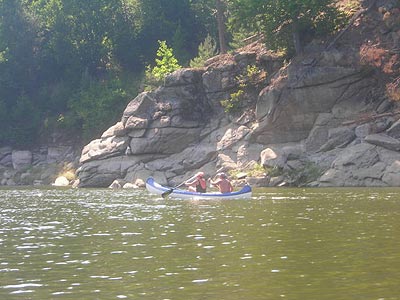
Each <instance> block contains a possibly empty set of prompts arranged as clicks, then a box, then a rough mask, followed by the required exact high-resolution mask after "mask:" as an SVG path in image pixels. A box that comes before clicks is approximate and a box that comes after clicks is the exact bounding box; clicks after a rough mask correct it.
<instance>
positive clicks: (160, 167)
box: [0, 50, 400, 187]
mask: <svg viewBox="0 0 400 300" xmlns="http://www.w3.org/2000/svg"><path fill="white" fill-rule="evenodd" d="M220 60H221V61H223V62H221V61H220ZM350 60H351V58H349V57H346V56H345V55H343V54H342V53H340V52H338V51H335V50H332V51H330V52H324V53H323V55H322V56H321V60H320V63H319V64H318V65H316V66H312V65H311V63H303V62H301V63H297V64H296V63H293V64H291V65H290V66H289V67H287V68H283V69H282V70H279V72H277V71H278V70H277V67H276V66H277V63H278V61H279V59H276V60H274V59H273V58H271V57H268V55H267V54H266V52H262V53H261V54H260V53H257V52H251V51H250V50H249V52H240V53H236V54H233V55H226V56H218V57H216V58H213V59H211V60H209V61H208V62H207V66H206V67H204V68H201V69H182V70H179V71H176V72H174V73H172V74H170V75H168V76H167V77H166V78H165V81H164V85H163V86H160V87H159V88H158V89H156V90H155V91H152V92H144V93H141V94H139V95H138V96H137V97H136V98H135V99H133V100H132V101H131V102H130V103H129V104H128V106H127V107H126V109H125V111H124V113H123V115H122V118H121V121H120V122H118V123H117V124H115V125H114V126H112V127H111V128H109V129H108V130H107V131H105V132H104V134H103V135H102V136H101V138H99V139H97V140H94V141H92V142H91V143H89V144H88V145H87V146H85V147H84V149H83V151H82V155H81V159H80V162H81V164H82V165H81V167H80V169H79V170H78V172H77V174H78V177H79V186H81V187H85V186H103V187H106V186H110V184H112V183H113V182H114V181H115V180H117V181H118V182H124V183H125V182H127V183H135V182H138V181H140V182H143V181H144V180H145V179H146V178H147V177H148V176H153V177H155V178H156V180H157V181H158V182H160V183H164V184H169V185H171V186H173V185H174V184H178V183H181V182H182V181H184V180H185V179H187V178H190V177H191V176H193V174H194V173H195V172H197V171H198V170H202V171H204V172H205V173H206V175H207V176H213V175H215V173H216V172H219V171H225V172H229V171H230V170H239V171H242V172H247V171H249V172H250V173H251V171H252V169H257V168H258V167H259V166H260V165H261V166H264V167H271V168H275V167H278V168H279V169H280V170H283V171H284V172H287V173H289V175H290V173H296V172H297V171H298V170H302V169H303V170H305V169H306V168H307V167H308V166H310V164H311V165H312V167H313V168H314V167H315V166H316V167H317V168H319V171H320V172H319V173H318V174H319V175H318V176H319V178H318V179H313V182H312V186H364V185H367V186H388V185H396V186H400V180H398V179H399V178H398V175H397V174H398V173H399V168H400V167H399V166H400V163H399V161H400V152H399V151H400V141H399V140H398V138H399V137H400V134H399V132H400V130H399V128H400V125H399V124H398V121H397V122H396V120H395V119H394V118H393V117H387V118H377V119H373V120H371V121H368V122H364V123H363V122H360V123H359V122H357V121H354V120H357V118H359V117H360V116H362V115H364V114H366V113H370V114H376V113H382V112H385V109H387V108H389V105H387V104H388V103H387V101H380V99H385V96H384V95H383V94H379V93H378V92H376V89H374V84H373V82H372V81H371V79H369V78H367V77H365V74H363V73H362V72H360V71H359V70H358V69H357V67H354V68H353V67H348V66H350V65H355V64H350V63H349V61H350ZM304 61H307V60H304ZM310 61H313V59H312V57H311V58H310ZM280 63H281V61H279V64H280ZM250 64H251V65H253V64H256V65H257V67H259V68H261V69H262V68H264V67H265V66H267V67H266V68H272V69H268V70H267V71H268V73H269V74H274V75H271V76H270V77H269V78H268V79H267V80H265V81H263V82H262V84H264V85H261V83H260V82H259V83H258V84H259V85H258V90H256V91H257V93H258V92H259V94H258V97H256V96H254V95H257V93H255V87H254V88H253V90H251V91H247V92H246V97H245V98H244V99H246V101H247V102H246V103H241V105H243V106H245V107H246V111H244V112H243V114H242V116H241V117H239V118H238V116H233V115H229V114H226V113H225V112H224V111H223V108H222V107H221V104H220V101H221V100H224V99H229V97H230V94H231V93H234V92H237V90H239V89H241V88H243V87H242V86H239V85H238V79H237V78H238V77H239V75H240V76H241V78H243V76H244V74H246V70H247V66H248V65H250ZM279 64H278V65H279ZM272 66H274V67H272ZM264 70H265V69H264ZM249 90H250V89H249ZM371 95H374V97H377V100H376V101H375V99H372V100H371ZM378 100H379V101H378ZM378 102H379V105H377V103H378ZM384 104H385V105H384ZM243 116H244V117H243ZM349 121H350V122H349ZM0 153H1V152H0ZM3 157H5V156H4V155H3ZM0 159H1V157H0ZM313 168H310V172H311V171H313V170H314V169H313ZM297 174H300V173H297ZM304 174H307V173H306V172H305V173H304ZM310 174H311V173H310ZM320 174H322V175H320ZM311 175H312V174H311ZM285 176H286V175H279V176H274V177H273V178H270V176H264V177H262V178H257V177H250V176H249V178H251V182H253V183H254V184H257V185H263V184H264V185H270V186H281V185H286V184H290V182H294V181H293V180H288V178H287V177H285ZM289 179H290V178H289ZM292 179H293V178H292ZM249 180H250V179H249Z"/></svg>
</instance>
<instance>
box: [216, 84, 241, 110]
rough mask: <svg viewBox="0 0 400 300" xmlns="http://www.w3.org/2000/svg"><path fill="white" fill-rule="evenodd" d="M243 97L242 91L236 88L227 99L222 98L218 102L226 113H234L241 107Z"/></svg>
mask: <svg viewBox="0 0 400 300" xmlns="http://www.w3.org/2000/svg"><path fill="white" fill-rule="evenodd" d="M243 99H244V91H243V90H238V91H237V92H234V93H232V94H231V95H230V98H229V99H225V100H222V101H221V102H220V103H221V106H222V107H223V108H224V111H225V112H226V113H235V112H238V111H239V110H240V109H241V107H242V102H243Z"/></svg>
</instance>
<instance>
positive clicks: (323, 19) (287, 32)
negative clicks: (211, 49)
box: [229, 0, 343, 53]
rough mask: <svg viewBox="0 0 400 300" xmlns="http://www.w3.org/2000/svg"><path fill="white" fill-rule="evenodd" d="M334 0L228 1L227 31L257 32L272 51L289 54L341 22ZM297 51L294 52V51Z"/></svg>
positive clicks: (340, 15) (341, 15)
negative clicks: (298, 45) (263, 36)
mask: <svg viewBox="0 0 400 300" xmlns="http://www.w3.org/2000/svg"><path fill="white" fill-rule="evenodd" d="M335 4H336V1H335V0H276V1H264V0H231V1H229V9H230V12H231V18H230V20H229V24H230V28H231V30H236V31H237V30H238V29H239V28H245V29H247V30H253V31H261V32H262V33H264V34H265V37H266V40H267V44H268V46H269V47H270V48H272V49H286V51H287V53H293V49H294V48H295V46H296V39H295V38H294V37H295V36H296V37H298V39H299V42H300V44H304V42H305V41H307V40H308V39H311V38H313V37H315V36H322V35H326V34H329V33H331V32H332V31H334V30H335V29H336V28H337V26H338V25H340V24H341V23H342V21H343V14H342V13H341V12H340V11H339V10H338V9H337V7H336V5H335ZM296 50H297V49H296Z"/></svg>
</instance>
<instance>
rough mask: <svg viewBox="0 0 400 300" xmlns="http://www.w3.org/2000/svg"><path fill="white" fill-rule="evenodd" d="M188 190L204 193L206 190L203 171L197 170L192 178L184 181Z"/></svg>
mask: <svg viewBox="0 0 400 300" xmlns="http://www.w3.org/2000/svg"><path fill="white" fill-rule="evenodd" d="M185 185H186V186H187V187H188V190H189V191H190V192H198V193H205V192H206V191H207V182H206V180H205V179H204V172H198V173H197V174H196V176H195V177H194V179H192V180H190V181H187V182H185Z"/></svg>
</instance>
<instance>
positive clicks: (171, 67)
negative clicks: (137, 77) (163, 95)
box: [145, 41, 181, 89]
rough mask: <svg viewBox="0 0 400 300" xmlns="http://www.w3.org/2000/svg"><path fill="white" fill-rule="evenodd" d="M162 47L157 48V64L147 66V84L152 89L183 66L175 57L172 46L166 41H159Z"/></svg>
mask: <svg viewBox="0 0 400 300" xmlns="http://www.w3.org/2000/svg"><path fill="white" fill-rule="evenodd" d="M158 43H159V45H160V47H159V48H158V50H157V58H156V59H155V63H156V65H155V66H154V67H153V68H152V67H151V66H147V67H146V73H145V85H146V88H147V89H152V88H154V87H156V86H158V85H160V84H161V83H162V81H163V80H164V78H165V76H167V75H168V74H171V73H172V72H174V71H176V70H178V69H180V68H181V66H180V65H179V64H178V60H177V59H176V58H175V56H174V53H173V50H172V48H169V47H168V46H167V42H166V41H158Z"/></svg>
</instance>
